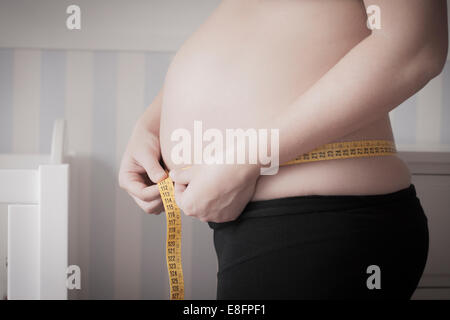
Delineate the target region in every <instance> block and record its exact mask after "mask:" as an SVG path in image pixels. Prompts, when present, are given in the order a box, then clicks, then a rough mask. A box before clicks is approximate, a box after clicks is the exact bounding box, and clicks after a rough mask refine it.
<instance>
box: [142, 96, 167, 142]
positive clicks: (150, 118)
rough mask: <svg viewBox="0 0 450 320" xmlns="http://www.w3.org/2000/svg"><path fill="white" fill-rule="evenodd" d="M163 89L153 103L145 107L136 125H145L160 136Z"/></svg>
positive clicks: (148, 129) (144, 126)
mask: <svg viewBox="0 0 450 320" xmlns="http://www.w3.org/2000/svg"><path fill="white" fill-rule="evenodd" d="M162 96H163V89H161V90H160V92H159V93H158V95H157V96H156V97H155V99H154V100H153V101H152V103H151V104H150V105H149V106H148V107H147V108H146V109H145V111H144V113H143V114H142V115H141V116H140V117H139V119H138V121H137V123H136V126H139V127H143V128H145V129H146V130H147V131H149V132H151V133H153V134H154V135H156V136H159V124H160V118H161V105H162Z"/></svg>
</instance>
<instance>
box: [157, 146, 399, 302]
mask: <svg viewBox="0 0 450 320" xmlns="http://www.w3.org/2000/svg"><path fill="white" fill-rule="evenodd" d="M396 152H397V151H396V149H395V144H394V142H393V141H389V140H362V141H348V142H347V141H346V142H336V143H329V144H325V145H323V146H321V147H319V148H317V149H314V150H313V151H311V152H308V153H305V154H303V155H301V156H299V157H297V158H295V159H294V160H292V161H289V162H286V163H284V164H282V165H281V166H286V165H291V164H298V163H304V162H311V161H321V160H332V159H346V158H358V157H373V156H385V155H392V154H394V153H396ZM158 188H159V192H160V194H161V199H162V201H163V204H164V210H165V212H166V224H167V240H166V261H167V271H168V272H169V285H170V300H183V299H184V279H183V267H182V264H181V214H180V208H179V207H178V206H177V204H176V203H175V196H174V186H173V181H172V179H170V177H167V179H165V180H163V181H161V182H159V183H158Z"/></svg>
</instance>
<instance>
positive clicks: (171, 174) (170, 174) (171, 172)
mask: <svg viewBox="0 0 450 320" xmlns="http://www.w3.org/2000/svg"><path fill="white" fill-rule="evenodd" d="M174 175H175V170H170V171H169V177H170V178H171V179H173V177H174Z"/></svg>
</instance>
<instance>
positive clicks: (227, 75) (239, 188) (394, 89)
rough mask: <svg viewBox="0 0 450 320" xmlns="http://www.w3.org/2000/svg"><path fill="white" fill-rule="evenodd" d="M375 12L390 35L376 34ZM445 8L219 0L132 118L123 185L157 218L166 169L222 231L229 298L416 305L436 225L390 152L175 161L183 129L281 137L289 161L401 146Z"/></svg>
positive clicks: (381, 0) (437, 64)
mask: <svg viewBox="0 0 450 320" xmlns="http://www.w3.org/2000/svg"><path fill="white" fill-rule="evenodd" d="M369 6H372V8H374V7H373V6H375V8H376V9H378V10H379V13H380V16H379V18H380V22H381V24H380V28H375V29H373V30H371V29H369V28H368V25H367V23H366V22H367V19H368V17H367V14H366V9H367V8H368V7H369ZM446 12H447V9H446V2H445V1H444V0H433V1H429V0H395V1H393V0H365V1H361V0H339V1H337V0H297V1H289V0H245V1H243V0H223V1H222V2H221V3H220V5H219V6H218V8H217V9H216V10H215V11H214V12H213V13H212V15H211V16H210V17H209V18H208V19H207V20H206V21H205V22H204V23H203V25H201V26H200V28H199V29H198V30H197V31H196V32H195V33H194V34H193V35H192V36H191V37H190V38H189V39H188V40H187V41H186V42H185V43H184V45H183V46H182V47H181V48H180V50H179V51H178V53H177V55H176V56H175V58H174V60H173V61H172V64H171V66H170V68H169V70H168V73H167V75H166V79H165V83H164V86H163V88H162V90H161V92H160V93H159V94H158V96H157V97H156V98H155V100H154V101H153V103H152V104H151V105H150V106H149V107H148V109H147V110H146V111H145V113H144V114H143V115H142V117H141V118H140V119H139V121H138V122H137V124H136V126H135V128H134V131H133V134H132V137H131V139H130V141H129V145H128V147H127V150H126V152H125V154H124V157H123V161H122V165H121V170H120V174H119V183H120V185H121V186H122V187H123V188H124V189H126V190H127V191H128V192H129V194H130V195H131V196H132V197H133V198H134V199H135V201H136V202H137V204H138V205H139V206H140V207H141V208H142V209H144V210H145V211H146V212H147V213H153V214H158V213H160V212H161V211H163V208H162V203H161V199H160V196H159V192H158V188H157V186H156V185H155V183H157V182H159V181H160V180H162V179H164V178H165V177H166V173H165V171H164V169H163V167H162V165H161V164H160V160H162V162H163V163H164V165H165V166H166V167H167V168H168V169H170V170H171V172H170V175H171V177H172V179H173V180H174V182H175V199H176V202H177V204H178V205H179V207H180V208H181V209H182V210H183V212H184V213H185V214H186V215H189V216H194V217H196V218H198V219H200V220H201V221H205V222H208V223H209V225H210V226H211V227H212V228H213V229H214V243H215V248H216V252H217V257H218V262H219V272H218V286H217V298H218V299H240V298H248V299H251V298H255V299H258V298H262V299H264V298H272V299H282V298H284V299H303V298H305V299H342V298H350V299H354V298H368V299H372V298H402V299H407V298H410V296H411V295H412V293H413V292H414V290H415V288H416V286H417V283H418V281H419V279H420V277H421V274H422V272H423V268H424V265H425V262H426V257H427V251H428V229H427V221H426V216H425V215H424V212H423V210H422V207H421V205H420V202H419V200H418V199H417V197H416V194H415V188H414V185H412V184H411V177H410V173H409V170H408V168H407V166H406V165H405V163H404V162H403V161H402V160H401V159H400V158H399V157H398V156H396V155H395V154H394V155H387V156H376V157H362V158H349V159H337V160H327V161H317V162H309V163H302V164H298V165H291V166H283V167H280V169H279V171H278V173H277V174H275V175H260V168H261V164H260V163H258V164H250V163H248V164H241V165H205V164H196V165H193V166H190V167H189V168H188V169H185V170H180V167H182V165H176V164H175V163H174V161H173V159H171V152H172V148H173V147H174V146H175V142H174V141H171V134H172V133H173V132H174V130H176V129H178V128H187V129H188V130H190V132H192V131H193V124H194V121H196V120H200V121H202V124H203V127H204V128H218V129H219V130H222V132H224V131H225V129H227V128H276V129H278V130H279V163H285V162H287V161H289V160H292V159H294V158H295V157H296V156H298V155H302V154H304V153H307V152H309V151H311V150H313V149H315V148H317V147H320V146H322V145H324V144H328V143H331V142H339V141H358V140H374V139H379V140H389V141H393V135H392V129H391V125H390V121H389V117H388V112H389V111H391V110H392V109H393V108H395V107H396V106H398V105H399V104H400V103H401V102H403V101H404V100H406V99H407V98H408V97H410V96H411V95H413V94H414V93H416V92H417V91H419V90H420V89H421V88H422V87H423V86H424V85H425V84H426V83H427V82H428V81H429V80H431V79H432V78H433V77H435V76H436V75H438V74H439V73H440V72H441V70H442V68H443V65H444V63H445V60H446V55H447V16H446Z"/></svg>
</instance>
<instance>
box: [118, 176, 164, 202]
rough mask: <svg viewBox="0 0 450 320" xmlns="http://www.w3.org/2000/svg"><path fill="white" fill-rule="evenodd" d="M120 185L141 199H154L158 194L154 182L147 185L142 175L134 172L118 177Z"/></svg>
mask: <svg viewBox="0 0 450 320" xmlns="http://www.w3.org/2000/svg"><path fill="white" fill-rule="evenodd" d="M120 186H121V187H122V188H123V189H125V190H126V191H128V192H129V193H131V194H132V195H133V196H135V197H137V198H139V199H140V200H142V201H147V202H148V201H152V200H156V199H158V198H159V196H160V195H159V190H158V186H157V185H156V184H154V185H151V186H148V185H147V184H145V183H144V182H143V178H142V176H141V175H140V174H138V173H135V172H128V173H125V174H124V176H123V177H121V179H120Z"/></svg>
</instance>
